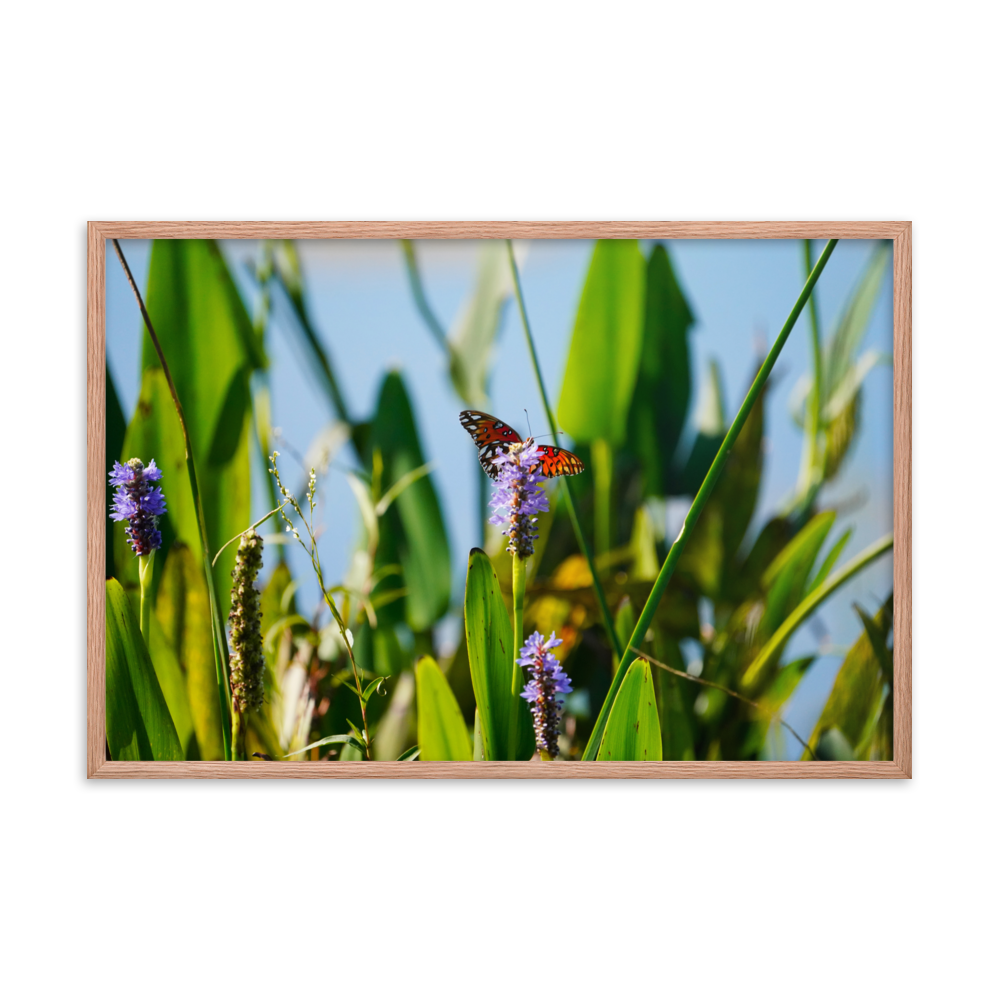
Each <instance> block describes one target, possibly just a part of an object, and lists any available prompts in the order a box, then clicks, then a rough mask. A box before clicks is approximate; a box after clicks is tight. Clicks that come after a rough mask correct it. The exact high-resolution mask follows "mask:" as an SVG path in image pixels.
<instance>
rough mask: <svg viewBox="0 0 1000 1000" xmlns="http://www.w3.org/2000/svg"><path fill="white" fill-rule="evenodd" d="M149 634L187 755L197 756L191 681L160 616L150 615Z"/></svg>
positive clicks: (159, 678)
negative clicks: (190, 689)
mask: <svg viewBox="0 0 1000 1000" xmlns="http://www.w3.org/2000/svg"><path fill="white" fill-rule="evenodd" d="M149 633H150V639H149V644H148V645H149V656H150V659H151V660H152V662H153V669H154V670H155V671H156V679H157V681H159V684H160V690H161V691H162V692H163V697H164V699H165V701H166V703H167V708H168V709H169V710H170V717H171V719H173V721H174V728H175V729H176V730H177V738H178V739H179V740H180V744H181V747H182V748H183V749H184V756H185V757H186V758H191V757H192V756H193V757H195V758H197V755H198V744H197V741H196V740H195V738H194V720H193V719H192V717H191V705H190V703H189V701H188V690H187V680H186V678H185V677H184V672H183V671H182V670H181V665H180V663H179V662H178V660H177V657H176V656H175V655H174V650H173V647H172V645H171V644H170V643H169V642H168V641H167V637H166V635H165V634H164V631H163V626H162V625H161V624H160V620H159V618H157V616H156V615H150V616H149Z"/></svg>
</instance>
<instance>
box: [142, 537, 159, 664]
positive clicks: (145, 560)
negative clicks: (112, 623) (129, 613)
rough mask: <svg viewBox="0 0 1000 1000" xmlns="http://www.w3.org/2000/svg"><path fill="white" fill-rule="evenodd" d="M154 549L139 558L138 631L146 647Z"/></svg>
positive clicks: (151, 599)
mask: <svg viewBox="0 0 1000 1000" xmlns="http://www.w3.org/2000/svg"><path fill="white" fill-rule="evenodd" d="M155 555H156V550H155V549H154V550H153V551H152V552H150V553H149V555H145V556H139V631H140V632H141V633H142V637H143V639H145V640H146V646H147V647H148V646H149V644H150V641H151V640H150V638H149V613H150V609H151V608H152V605H153V557H154V556H155Z"/></svg>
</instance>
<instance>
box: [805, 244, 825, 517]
mask: <svg viewBox="0 0 1000 1000" xmlns="http://www.w3.org/2000/svg"><path fill="white" fill-rule="evenodd" d="M802 251H803V261H804V263H805V269H806V278H808V277H809V275H810V274H811V273H812V269H813V259H812V240H803V241H802ZM809 331H810V334H811V343H812V361H813V393H812V396H811V398H810V400H809V409H808V412H807V413H806V426H805V434H804V437H805V441H804V443H803V450H804V454H803V456H802V469H801V471H800V473H799V494H800V496H802V497H807V498H808V502H807V503H804V505H803V506H804V507H808V505H809V504H811V503H812V500H813V498H814V497H815V491H814V490H813V484H814V483H815V482H816V481H817V479H818V478H819V475H818V473H819V471H820V460H819V449H820V434H821V433H822V425H821V422H820V413H821V410H822V408H823V399H822V396H821V394H820V391H819V387H820V386H821V385H822V384H823V347H822V345H821V344H820V339H819V305H818V303H817V301H816V296H815V295H810V296H809Z"/></svg>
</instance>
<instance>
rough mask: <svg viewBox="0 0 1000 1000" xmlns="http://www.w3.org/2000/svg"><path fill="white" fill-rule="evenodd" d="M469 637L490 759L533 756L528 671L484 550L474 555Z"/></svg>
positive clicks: (469, 578) (469, 586)
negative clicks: (517, 657)
mask: <svg viewBox="0 0 1000 1000" xmlns="http://www.w3.org/2000/svg"><path fill="white" fill-rule="evenodd" d="M465 636H466V642H467V645H468V653H469V670H470V673H471V675H472V687H473V690H474V691H475V694H476V706H477V708H478V711H479V718H480V723H481V726H482V735H483V750H484V754H485V758H486V760H528V759H529V758H530V757H531V755H532V753H533V752H534V737H533V735H532V725H531V713H530V711H529V709H528V705H527V702H526V701H525V700H524V699H523V698H522V697H521V691H522V690H523V689H524V674H523V671H522V670H521V668H520V667H519V666H517V665H515V663H514V634H513V629H512V628H511V624H510V618H509V617H508V613H507V607H506V605H505V604H504V601H503V596H502V595H501V593H500V582H499V580H498V579H497V575H496V573H495V572H494V570H493V566H492V564H491V563H490V559H489V556H487V555H486V553H485V552H483V551H482V549H473V550H472V551H471V553H470V554H469V570H468V575H467V577H466V583H465Z"/></svg>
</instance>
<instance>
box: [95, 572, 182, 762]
mask: <svg viewBox="0 0 1000 1000" xmlns="http://www.w3.org/2000/svg"><path fill="white" fill-rule="evenodd" d="M105 595H106V607H105V630H106V640H107V641H106V664H107V667H106V674H105V698H106V723H107V741H108V747H109V749H110V751H111V759H112V760H183V759H184V753H183V751H182V749H181V744H180V740H179V739H178V738H177V730H176V728H175V727H174V723H173V720H172V719H171V717H170V710H169V709H168V708H167V702H166V700H165V699H164V697H163V692H162V691H161V690H160V684H159V681H158V680H157V679H156V671H155V670H154V669H153V663H152V661H151V660H150V658H149V653H148V652H147V650H146V643H145V642H144V641H143V638H142V634H141V633H140V631H139V623H138V622H137V621H136V619H135V615H134V614H133V613H132V606H131V604H130V603H129V600H128V598H127V597H126V596H125V591H124V590H123V589H122V587H121V584H119V583H118V581H117V580H115V579H110V580H108V581H107V583H106V586H105Z"/></svg>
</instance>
